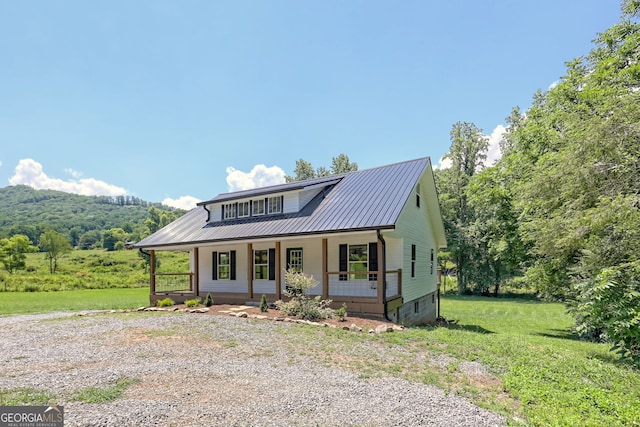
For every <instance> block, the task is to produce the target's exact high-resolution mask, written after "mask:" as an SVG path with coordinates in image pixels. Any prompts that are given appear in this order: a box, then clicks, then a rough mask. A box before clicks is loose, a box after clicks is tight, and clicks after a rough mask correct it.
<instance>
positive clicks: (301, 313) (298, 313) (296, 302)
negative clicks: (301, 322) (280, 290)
mask: <svg viewBox="0 0 640 427" xmlns="http://www.w3.org/2000/svg"><path fill="white" fill-rule="evenodd" d="M284 278H285V282H286V284H287V287H286V291H285V295H286V296H287V297H289V298H291V299H290V300H289V301H287V302H284V301H277V302H276V307H277V308H278V310H281V311H282V313H283V314H284V315H286V316H291V317H298V318H301V319H305V320H321V319H329V318H332V317H333V315H334V311H333V310H332V309H331V308H330V307H329V305H330V304H331V300H323V299H321V297H320V296H319V295H318V296H316V297H314V298H310V297H309V296H308V295H307V294H306V292H308V291H309V290H310V289H312V288H314V287H316V286H317V285H318V282H316V281H315V280H314V279H313V277H311V276H307V275H305V274H303V273H299V272H297V271H294V270H287V271H286V272H285V275H284Z"/></svg>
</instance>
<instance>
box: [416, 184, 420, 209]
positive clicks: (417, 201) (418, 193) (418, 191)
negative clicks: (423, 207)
mask: <svg viewBox="0 0 640 427" xmlns="http://www.w3.org/2000/svg"><path fill="white" fill-rule="evenodd" d="M416 206H417V207H420V183H417V184H416Z"/></svg>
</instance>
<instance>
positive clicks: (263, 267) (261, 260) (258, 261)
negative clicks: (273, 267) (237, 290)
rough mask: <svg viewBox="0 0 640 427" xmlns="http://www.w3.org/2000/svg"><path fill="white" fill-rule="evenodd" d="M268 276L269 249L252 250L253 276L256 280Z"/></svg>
mask: <svg viewBox="0 0 640 427" xmlns="http://www.w3.org/2000/svg"><path fill="white" fill-rule="evenodd" d="M268 277H269V251H267V250H266V249H264V250H255V251H253V278H254V279H256V280H262V279H267V278H268Z"/></svg>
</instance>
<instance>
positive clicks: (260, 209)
mask: <svg viewBox="0 0 640 427" xmlns="http://www.w3.org/2000/svg"><path fill="white" fill-rule="evenodd" d="M251 204H252V205H253V206H252V208H253V212H252V213H251V215H254V216H255V215H264V199H255V200H253V201H252V202H251Z"/></svg>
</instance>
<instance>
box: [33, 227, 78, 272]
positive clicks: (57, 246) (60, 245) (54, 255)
mask: <svg viewBox="0 0 640 427" xmlns="http://www.w3.org/2000/svg"><path fill="white" fill-rule="evenodd" d="M40 249H41V250H43V251H44V253H45V258H46V259H47V260H49V272H50V273H55V272H56V270H57V269H58V260H59V259H60V258H61V257H62V256H64V255H65V254H68V253H69V252H71V243H70V242H69V240H68V239H67V238H66V237H65V236H64V235H62V234H60V233H58V232H57V231H55V230H47V231H45V232H44V233H43V234H42V235H40Z"/></svg>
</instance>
